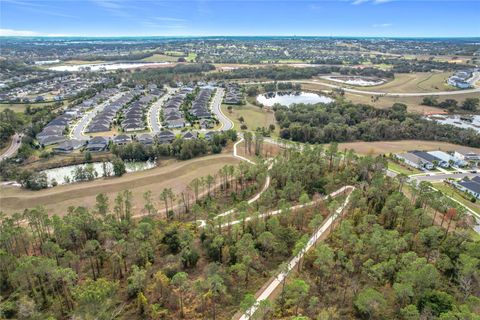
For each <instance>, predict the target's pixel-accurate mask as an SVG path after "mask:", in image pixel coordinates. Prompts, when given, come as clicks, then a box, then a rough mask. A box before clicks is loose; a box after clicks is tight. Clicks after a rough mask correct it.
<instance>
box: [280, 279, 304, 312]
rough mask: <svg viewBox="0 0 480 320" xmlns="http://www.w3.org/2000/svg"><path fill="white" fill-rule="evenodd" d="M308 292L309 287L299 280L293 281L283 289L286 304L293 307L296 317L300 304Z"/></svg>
mask: <svg viewBox="0 0 480 320" xmlns="http://www.w3.org/2000/svg"><path fill="white" fill-rule="evenodd" d="M308 290H310V286H309V285H308V284H307V283H306V282H305V281H303V280H301V279H294V280H293V281H292V282H291V283H289V284H287V287H286V288H285V296H286V299H287V304H288V305H292V306H295V315H298V310H299V308H300V304H302V302H303V301H304V300H305V298H306V297H307V295H308Z"/></svg>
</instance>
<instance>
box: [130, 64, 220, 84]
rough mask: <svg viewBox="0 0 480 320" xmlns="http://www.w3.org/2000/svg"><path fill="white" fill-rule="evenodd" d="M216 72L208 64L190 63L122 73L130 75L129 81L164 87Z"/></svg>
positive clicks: (213, 67) (212, 66)
mask: <svg viewBox="0 0 480 320" xmlns="http://www.w3.org/2000/svg"><path fill="white" fill-rule="evenodd" d="M212 70H215V66H214V65H212V64H208V63H189V64H177V65H175V66H173V67H166V68H157V69H145V70H135V72H130V73H129V72H128V71H122V72H123V73H129V74H128V77H127V83H128V81H132V82H134V83H139V84H143V85H148V84H152V83H155V84H157V85H159V86H162V85H163V84H165V83H169V82H170V83H171V85H176V84H175V83H174V81H177V80H179V81H182V80H183V81H187V82H188V81H190V80H191V76H193V75H201V74H203V73H205V72H208V71H212Z"/></svg>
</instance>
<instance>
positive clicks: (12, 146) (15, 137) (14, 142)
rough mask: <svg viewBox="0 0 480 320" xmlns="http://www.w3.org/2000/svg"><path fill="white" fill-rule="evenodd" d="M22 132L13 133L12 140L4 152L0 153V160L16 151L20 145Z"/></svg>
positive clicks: (11, 155)
mask: <svg viewBox="0 0 480 320" xmlns="http://www.w3.org/2000/svg"><path fill="white" fill-rule="evenodd" d="M22 137H23V135H22V134H18V133H15V134H14V135H13V137H12V142H11V143H10V146H9V147H8V149H7V150H5V152H4V153H3V154H2V155H0V160H4V159H7V158H10V157H13V156H14V155H15V153H17V151H18V149H19V148H20V146H21V145H22Z"/></svg>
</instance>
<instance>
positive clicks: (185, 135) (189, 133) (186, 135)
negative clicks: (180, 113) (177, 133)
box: [182, 131, 197, 140]
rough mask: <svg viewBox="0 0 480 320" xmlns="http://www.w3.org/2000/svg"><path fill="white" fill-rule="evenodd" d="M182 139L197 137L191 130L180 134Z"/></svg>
mask: <svg viewBox="0 0 480 320" xmlns="http://www.w3.org/2000/svg"><path fill="white" fill-rule="evenodd" d="M182 139H184V140H192V139H197V135H196V134H195V133H193V132H191V131H187V132H185V133H184V134H183V135H182Z"/></svg>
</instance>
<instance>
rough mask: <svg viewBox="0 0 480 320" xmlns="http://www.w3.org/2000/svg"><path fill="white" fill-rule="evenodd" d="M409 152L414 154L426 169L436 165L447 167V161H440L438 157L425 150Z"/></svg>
mask: <svg viewBox="0 0 480 320" xmlns="http://www.w3.org/2000/svg"><path fill="white" fill-rule="evenodd" d="M410 153H411V154H414V155H416V156H417V157H419V158H420V159H421V161H422V165H423V167H425V168H426V169H428V170H432V169H434V168H435V167H436V166H441V167H442V168H448V167H449V164H448V162H445V161H442V160H440V159H439V158H437V157H435V156H433V155H431V154H429V153H427V152H425V151H411V152H410Z"/></svg>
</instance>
